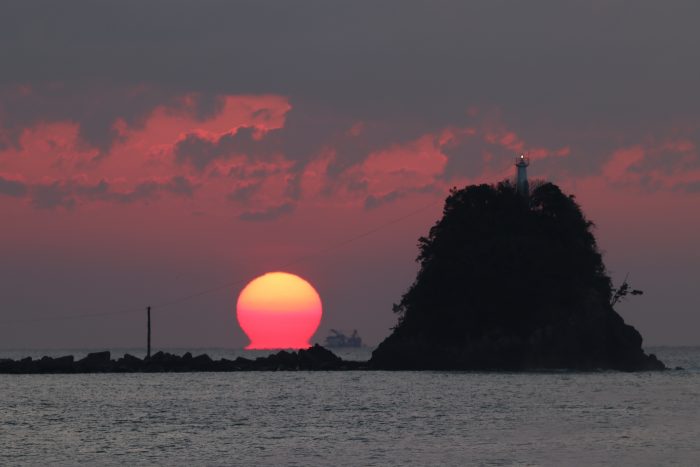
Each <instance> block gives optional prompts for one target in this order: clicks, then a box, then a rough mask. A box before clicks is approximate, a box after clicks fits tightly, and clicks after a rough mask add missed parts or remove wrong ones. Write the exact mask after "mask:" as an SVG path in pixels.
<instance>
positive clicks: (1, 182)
mask: <svg viewBox="0 0 700 467" xmlns="http://www.w3.org/2000/svg"><path fill="white" fill-rule="evenodd" d="M26 194H27V184H26V183H24V182H22V181H19V180H12V179H10V178H5V177H3V176H2V175H0V195H5V196H13V197H16V198H21V197H23V196H24V195H26Z"/></svg>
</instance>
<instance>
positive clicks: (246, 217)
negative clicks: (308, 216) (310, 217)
mask: <svg viewBox="0 0 700 467" xmlns="http://www.w3.org/2000/svg"><path fill="white" fill-rule="evenodd" d="M294 208H295V206H294V204H293V203H291V202H288V203H282V204H279V205H276V206H271V207H268V208H265V209H262V210H258V211H245V212H243V213H242V214H240V215H239V216H238V218H239V219H240V220H243V221H253V222H263V221H270V220H274V219H277V218H279V217H281V216H283V215H285V214H289V213H291V212H292V211H294Z"/></svg>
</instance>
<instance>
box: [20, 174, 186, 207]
mask: <svg viewBox="0 0 700 467" xmlns="http://www.w3.org/2000/svg"><path fill="white" fill-rule="evenodd" d="M197 188H198V185H197V184H196V183H195V182H193V181H192V180H190V179H189V178H187V177H184V176H180V175H177V176H173V177H171V178H168V179H148V180H143V181H141V182H139V183H137V184H136V185H135V186H134V187H133V188H132V189H127V190H118V189H116V188H115V187H114V186H113V184H112V183H110V182H109V181H107V180H104V179H103V180H100V181H99V182H97V183H89V182H86V181H85V180H84V179H83V178H74V179H69V180H54V181H50V182H41V183H37V184H34V185H31V186H30V188H29V190H28V192H29V194H30V197H31V203H32V205H33V206H34V207H36V208H38V209H55V208H59V207H60V208H65V209H73V208H75V207H76V206H77V204H78V203H79V202H96V201H101V202H113V203H119V204H131V203H135V202H138V201H149V200H153V199H156V198H157V197H158V196H159V194H161V193H171V194H174V195H177V196H182V197H188V198H192V197H193V196H194V191H195V190H196V189H197Z"/></svg>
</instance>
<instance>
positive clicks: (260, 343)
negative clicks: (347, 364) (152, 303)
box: [236, 272, 323, 349]
mask: <svg viewBox="0 0 700 467" xmlns="http://www.w3.org/2000/svg"><path fill="white" fill-rule="evenodd" d="M236 312H237V316H238V323H239V324H240V325H241V328H242V329H243V332H245V333H246V335H247V336H248V338H249V339H250V345H248V346H247V347H246V349H305V348H307V347H310V344H309V339H311V336H313V334H314V333H315V332H316V329H318V325H319V324H320V323H321V314H322V313H323V311H322V307H321V297H319V295H318V292H316V289H314V288H313V286H312V285H311V284H309V283H308V282H307V281H305V280H304V279H302V278H301V277H299V276H295V275H294V274H288V273H286V272H268V273H267V274H264V275H262V276H260V277H257V278H255V279H253V280H252V281H250V282H249V283H248V285H246V286H245V288H244V289H243V290H242V291H241V294H240V295H239V296H238V303H237V305H236Z"/></svg>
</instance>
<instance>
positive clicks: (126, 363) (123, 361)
mask: <svg viewBox="0 0 700 467" xmlns="http://www.w3.org/2000/svg"><path fill="white" fill-rule="evenodd" d="M115 366H116V370H117V371H121V372H125V373H127V372H135V371H142V370H143V368H144V361H143V360H141V359H140V358H138V357H134V356H133V355H130V354H128V353H127V354H124V356H123V357H122V358H120V359H119V360H117V362H116V365H115Z"/></svg>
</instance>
